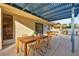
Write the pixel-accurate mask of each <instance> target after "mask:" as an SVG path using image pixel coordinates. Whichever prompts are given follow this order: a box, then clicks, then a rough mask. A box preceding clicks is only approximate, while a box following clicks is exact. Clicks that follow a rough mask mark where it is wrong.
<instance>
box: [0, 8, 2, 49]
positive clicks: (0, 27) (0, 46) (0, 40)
mask: <svg viewBox="0 0 79 59" xmlns="http://www.w3.org/2000/svg"><path fill="white" fill-rule="evenodd" d="M1 25H2V24H1V8H0V50H1V49H2V35H1V34H2V33H1V32H2V30H1V29H2V26H1Z"/></svg>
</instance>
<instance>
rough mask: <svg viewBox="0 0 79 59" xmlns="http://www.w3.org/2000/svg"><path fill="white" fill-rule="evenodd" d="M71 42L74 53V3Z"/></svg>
mask: <svg viewBox="0 0 79 59" xmlns="http://www.w3.org/2000/svg"><path fill="white" fill-rule="evenodd" d="M71 42H72V53H74V49H75V48H74V47H75V45H74V44H75V42H74V4H73V7H72V18H71Z"/></svg>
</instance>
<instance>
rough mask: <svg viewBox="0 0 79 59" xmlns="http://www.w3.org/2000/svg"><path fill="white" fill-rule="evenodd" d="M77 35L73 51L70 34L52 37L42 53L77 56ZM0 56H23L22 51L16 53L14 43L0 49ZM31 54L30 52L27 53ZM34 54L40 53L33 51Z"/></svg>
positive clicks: (78, 54) (78, 42) (78, 50)
mask: <svg viewBox="0 0 79 59" xmlns="http://www.w3.org/2000/svg"><path fill="white" fill-rule="evenodd" d="M78 38H79V36H75V52H74V53H72V52H71V41H70V35H62V34H61V35H58V36H55V37H53V38H52V40H51V42H50V45H51V49H48V52H47V53H46V54H44V55H45V56H79V39H78ZM0 56H23V53H19V54H17V53H16V47H15V44H13V45H11V46H10V47H8V48H6V49H4V50H2V51H0ZM29 56H32V53H30V54H29ZM35 56H40V54H38V53H35Z"/></svg>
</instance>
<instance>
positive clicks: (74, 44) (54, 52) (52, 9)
mask: <svg viewBox="0 0 79 59" xmlns="http://www.w3.org/2000/svg"><path fill="white" fill-rule="evenodd" d="M0 6H1V7H2V8H3V10H4V11H5V13H6V12H7V13H9V14H10V13H11V15H14V21H15V19H16V20H17V19H20V20H18V22H19V23H18V25H20V23H21V24H23V25H27V23H28V22H27V20H25V21H22V19H21V18H19V16H20V15H21V13H20V12H18V14H17V13H15V12H12V11H10V12H9V11H8V10H9V9H8V10H7V7H8V6H9V7H8V8H10V7H11V8H13V9H14V8H16V9H17V11H18V10H20V11H22V15H21V16H23V17H24V18H26V17H32V18H27V19H29V20H30V19H31V20H32V19H34V21H33V22H37V21H38V22H37V25H38V23H42V24H44V25H42V24H41V26H42V28H41V29H40V30H38V29H36V28H35V27H33V25H31V27H29V24H28V27H29V28H30V29H31V30H28V31H29V32H28V33H27V31H26V29H25V30H24V31H25V32H26V33H27V34H29V35H32V34H33V32H34V31H36V32H37V33H39V34H43V35H45V34H47V32H48V28H49V30H50V31H51V26H49V25H50V22H51V21H57V20H61V19H62V20H63V19H67V18H71V35H63V34H61V33H60V34H58V35H57V36H56V35H54V36H53V35H52V39H51V42H50V46H51V50H50V49H48V51H47V53H45V54H44V56H73V55H75V56H77V55H79V52H78V51H79V47H78V44H79V40H78V38H79V36H75V34H74V21H75V17H77V15H78V14H79V4H78V3H45V4H41V3H36V4H33V3H7V4H0ZM5 9H6V10H5ZM17 11H16V12H17ZM26 13H27V15H26ZM28 13H29V14H28ZM16 14H17V16H18V15H19V16H18V17H16ZM30 14H31V15H33V16H30ZM28 15H29V16H28ZM38 17H39V18H38ZM16 23H17V22H15V28H14V29H16V30H15V31H16V33H15V34H14V35H13V37H14V39H15V42H16V39H17V37H20V36H21V35H22V34H23V35H25V34H26V33H25V32H23V31H22V30H21V31H22V32H20V28H19V29H18V26H16ZM29 23H31V22H29ZM37 25H36V26H37ZM34 26H35V25H34ZM25 27H26V26H25ZM37 27H38V26H37ZM15 31H13V32H15ZM43 50H44V49H43ZM11 51H12V52H11ZM0 55H4V56H5V55H8V56H10V55H15V56H16V55H18V56H20V55H21V56H22V55H23V54H22V53H19V54H17V53H16V47H15V44H13V45H11V46H10V47H8V48H6V49H4V50H3V51H1V52H0ZM29 55H32V53H31V52H30V54H29ZM38 55H39V54H37V53H36V54H35V56H38ZM39 56H40V55H39Z"/></svg>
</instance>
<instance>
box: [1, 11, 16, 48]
mask: <svg viewBox="0 0 79 59" xmlns="http://www.w3.org/2000/svg"><path fill="white" fill-rule="evenodd" d="M3 14H5V15H9V16H11V17H12V21H13V40H14V41H15V20H14V16H13V15H10V14H7V13H2V21H1V23H2V49H3Z"/></svg>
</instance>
